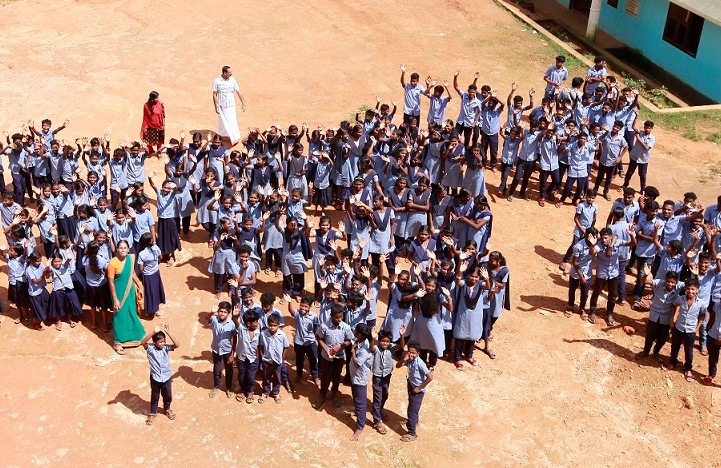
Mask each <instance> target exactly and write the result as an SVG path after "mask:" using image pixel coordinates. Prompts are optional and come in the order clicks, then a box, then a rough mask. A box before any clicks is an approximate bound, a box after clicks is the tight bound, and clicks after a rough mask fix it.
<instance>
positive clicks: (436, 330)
mask: <svg viewBox="0 0 721 468" xmlns="http://www.w3.org/2000/svg"><path fill="white" fill-rule="evenodd" d="M428 297H429V296H428V295H426V296H423V297H422V298H420V299H419V300H418V309H419V310H418V314H417V315H416V320H415V322H414V323H413V332H412V333H411V340H414V341H417V342H418V343H419V344H420V345H421V349H426V350H429V351H433V352H434V353H436V354H437V355H438V356H441V355H443V352H444V351H445V350H446V342H445V335H444V333H443V329H444V328H443V315H442V312H443V311H444V310H445V307H443V305H442V304H445V303H446V302H448V299H447V298H446V297H445V296H444V295H443V294H440V293H439V294H438V307H439V310H431V309H430V305H429V302H430V301H429V299H426V298H428Z"/></svg>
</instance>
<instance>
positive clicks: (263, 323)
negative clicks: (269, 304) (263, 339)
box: [258, 307, 285, 330]
mask: <svg viewBox="0 0 721 468" xmlns="http://www.w3.org/2000/svg"><path fill="white" fill-rule="evenodd" d="M258 315H259V316H260V318H259V319H258V328H259V329H260V330H265V329H266V328H268V319H269V318H270V316H271V315H275V316H276V317H277V318H278V321H279V322H280V323H279V326H280V327H281V328H283V327H284V326H285V318H283V313H282V312H281V311H279V310H278V309H276V308H275V307H273V310H272V311H271V312H270V313H269V314H268V315H266V314H265V312H263V309H262V307H259V308H258Z"/></svg>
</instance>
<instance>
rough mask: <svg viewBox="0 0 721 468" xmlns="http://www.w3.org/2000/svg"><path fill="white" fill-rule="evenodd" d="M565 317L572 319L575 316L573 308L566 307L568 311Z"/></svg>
mask: <svg viewBox="0 0 721 468" xmlns="http://www.w3.org/2000/svg"><path fill="white" fill-rule="evenodd" d="M563 315H565V316H566V318H568V317H570V316H571V315H573V308H571V307H566V311H565V312H564V313H563Z"/></svg>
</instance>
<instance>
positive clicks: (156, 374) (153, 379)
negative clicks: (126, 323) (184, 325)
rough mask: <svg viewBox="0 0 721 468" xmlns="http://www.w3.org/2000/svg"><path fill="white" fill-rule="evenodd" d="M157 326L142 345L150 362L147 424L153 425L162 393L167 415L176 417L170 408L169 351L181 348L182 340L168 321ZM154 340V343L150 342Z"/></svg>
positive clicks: (172, 418)
mask: <svg viewBox="0 0 721 468" xmlns="http://www.w3.org/2000/svg"><path fill="white" fill-rule="evenodd" d="M162 329H163V330H162V331H161V327H160V326H156V327H155V331H154V332H152V333H148V334H147V335H145V338H143V340H142V341H141V342H140V345H141V346H142V347H143V348H145V351H146V353H147V356H148V363H149V364H150V413H149V414H148V419H146V420H145V424H147V425H148V426H152V425H153V423H155V418H156V416H157V415H158V402H159V401H160V395H162V396H163V411H164V412H165V415H166V416H167V417H168V419H170V420H171V421H173V420H174V419H175V417H176V414H175V412H174V411H173V410H172V409H170V405H171V403H172V402H173V390H172V383H173V372H172V370H171V369H170V356H169V355H168V352H170V351H174V350H176V349H178V348H180V342H179V341H178V340H176V339H175V337H174V336H173V335H171V334H170V327H169V326H168V324H167V323H166V324H165V325H164V326H163V327H162ZM168 338H169V339H170V342H171V343H172V344H167V343H166V339H168ZM149 341H152V344H149V343H148V342H149Z"/></svg>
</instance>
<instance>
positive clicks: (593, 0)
mask: <svg viewBox="0 0 721 468" xmlns="http://www.w3.org/2000/svg"><path fill="white" fill-rule="evenodd" d="M555 1H556V2H557V3H559V4H561V5H562V6H563V7H565V8H567V9H569V10H577V11H582V12H588V13H589V16H588V18H589V25H588V29H589V30H592V29H593V28H594V26H596V25H597V28H598V29H599V30H601V31H603V32H605V33H606V34H608V35H609V36H611V37H613V38H614V39H616V40H618V41H619V42H621V43H623V44H625V45H626V46H627V47H628V48H629V49H632V50H633V51H635V52H636V53H638V54H640V55H641V56H643V57H644V58H646V59H648V61H650V62H652V63H653V64H655V65H656V66H658V67H659V68H660V69H662V70H663V71H665V72H667V73H669V74H670V75H672V76H673V77H675V78H677V79H678V80H679V81H681V82H683V83H684V84H686V85H688V86H690V87H692V88H693V89H694V90H695V91H696V92H698V93H700V94H702V95H704V96H706V97H707V98H709V99H710V100H711V101H714V102H721V0H672V1H669V0H555ZM599 10H600V11H599Z"/></svg>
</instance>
